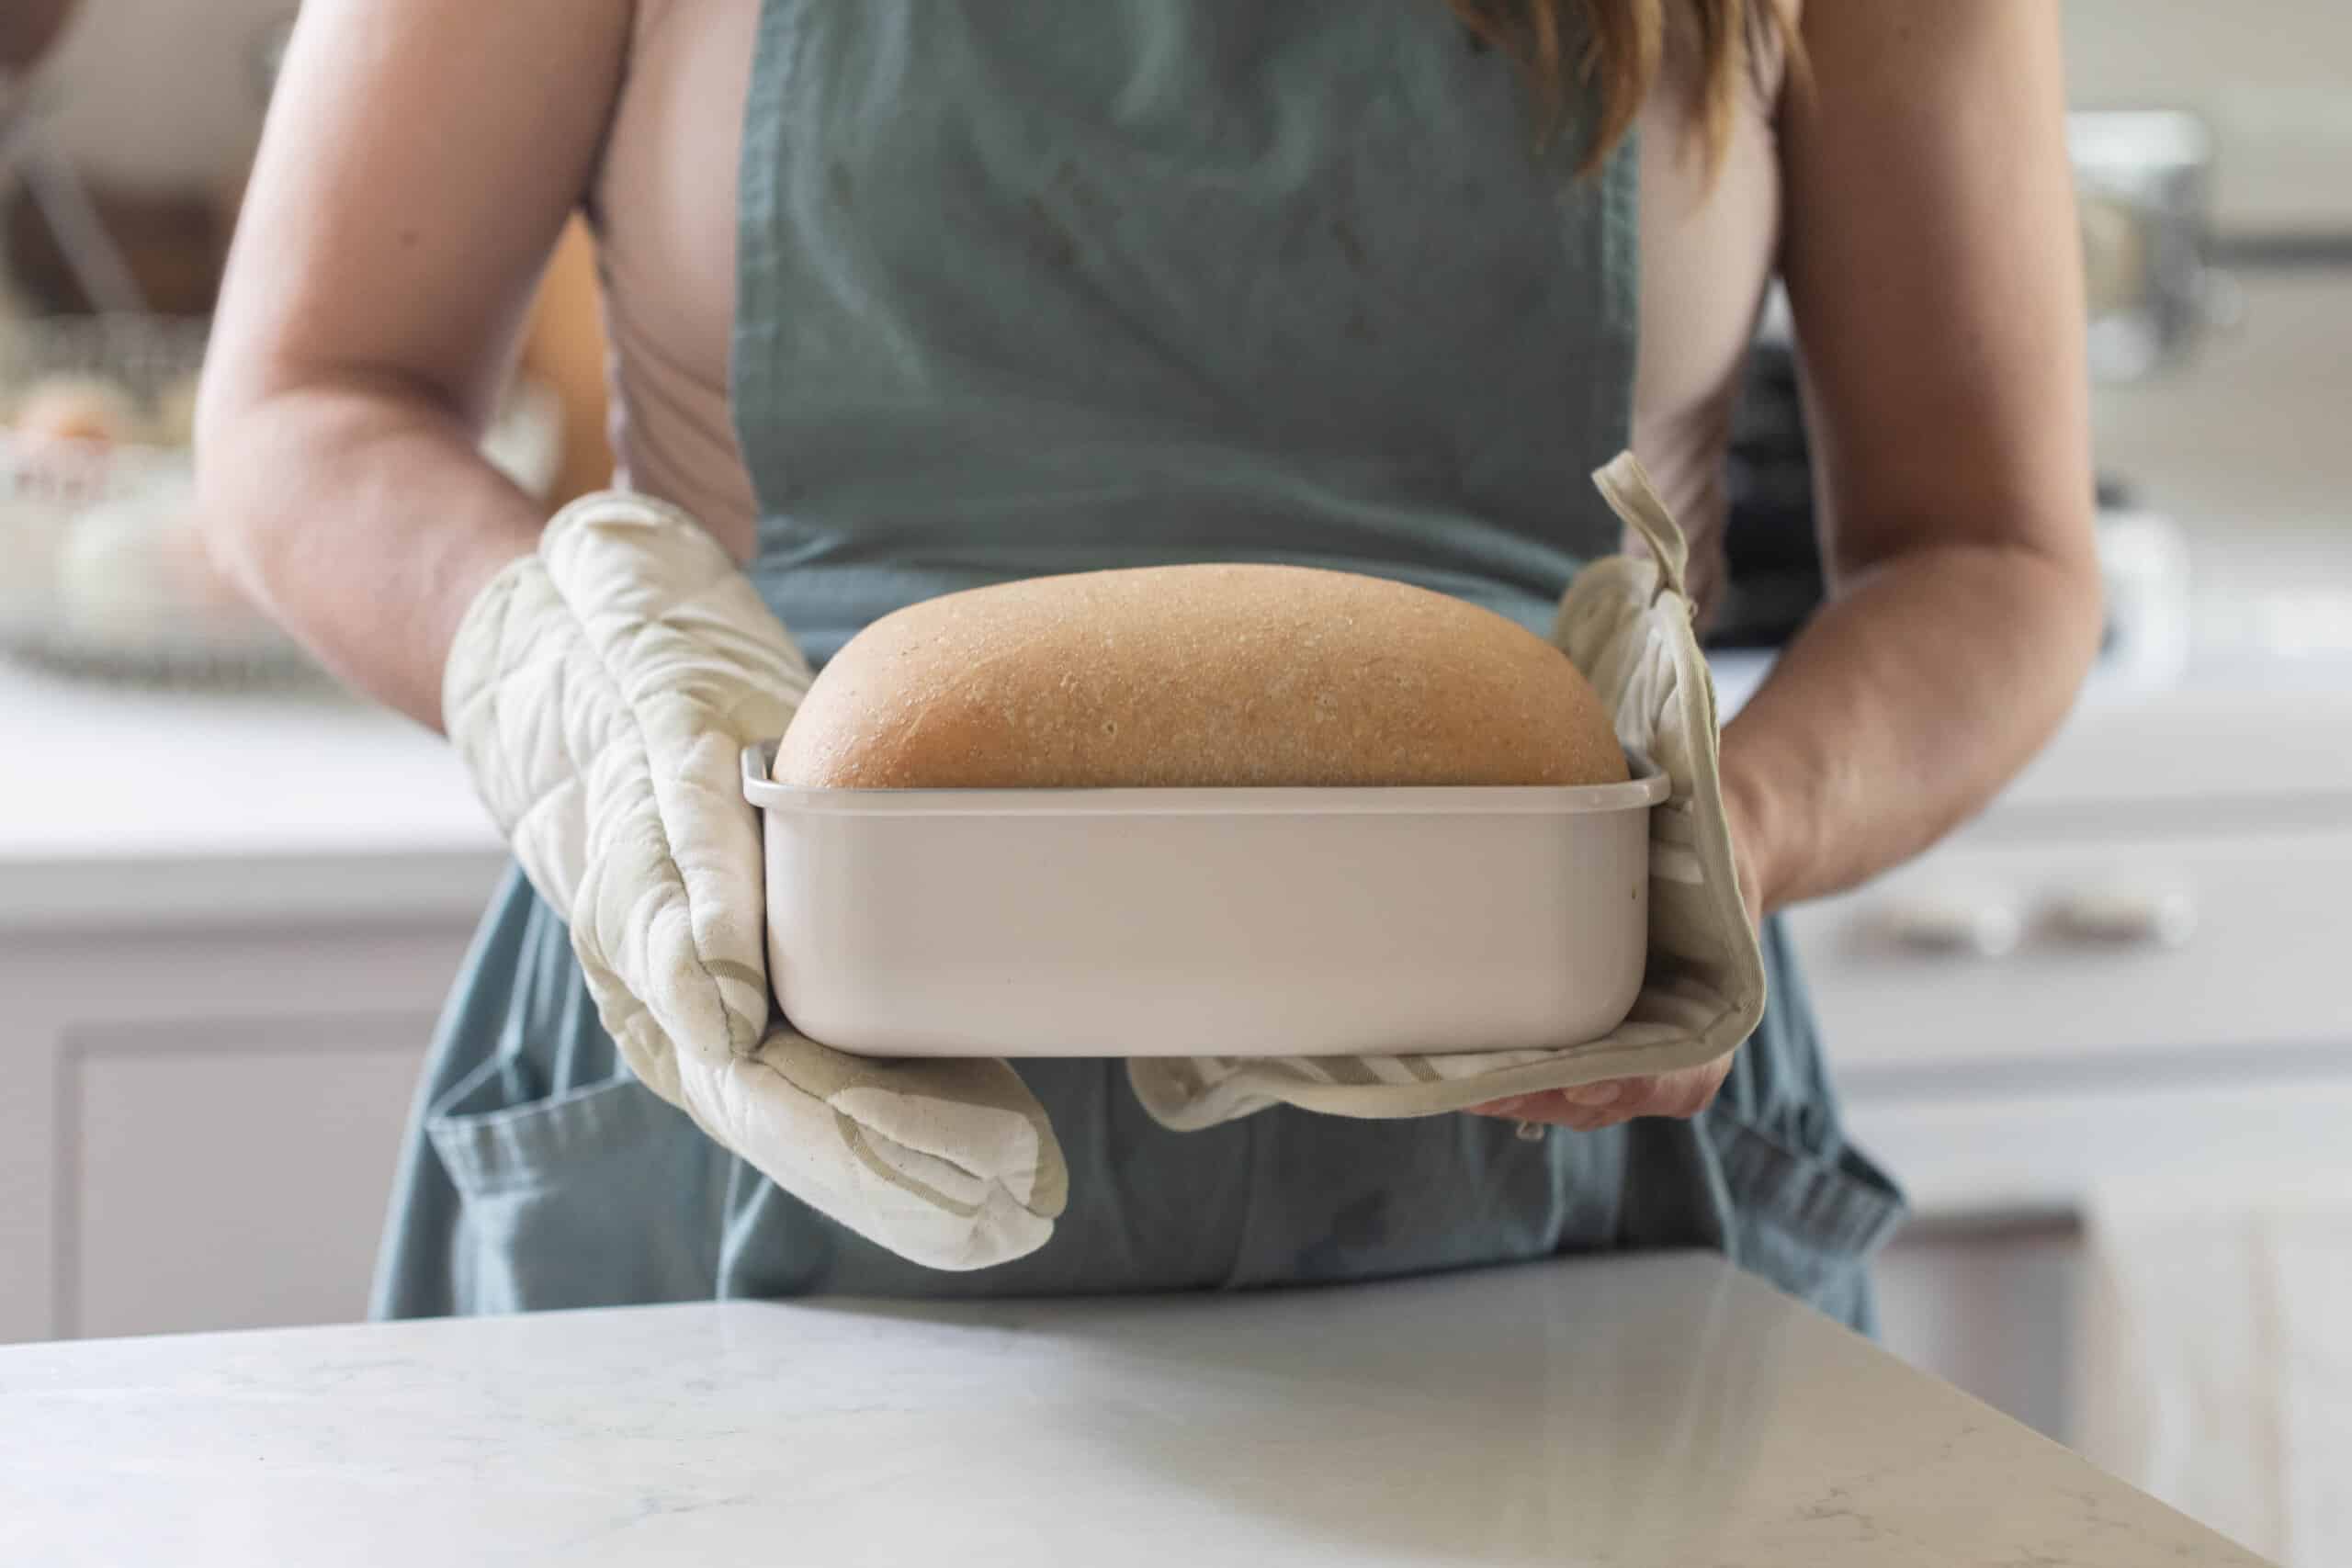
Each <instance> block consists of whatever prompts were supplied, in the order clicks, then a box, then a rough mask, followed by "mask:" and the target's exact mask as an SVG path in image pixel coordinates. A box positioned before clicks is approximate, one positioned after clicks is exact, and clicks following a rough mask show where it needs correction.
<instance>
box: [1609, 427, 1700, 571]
mask: <svg viewBox="0 0 2352 1568" xmlns="http://www.w3.org/2000/svg"><path fill="white" fill-rule="evenodd" d="M1592 482H1593V483H1594V485H1596V486H1597V487H1599V489H1600V494H1601V499H1603V500H1604V501H1606V502H1609V510H1610V511H1611V512H1614V513H1616V514H1617V517H1618V520H1619V521H1620V522H1622V523H1623V524H1624V525H1625V526H1626V527H1628V528H1631V529H1632V530H1633V531H1634V533H1636V534H1638V535H1640V536H1641V538H1642V543H1644V544H1645V545H1647V546H1648V547H1649V551H1650V556H1651V558H1653V559H1654V560H1656V561H1657V568H1658V591H1659V592H1673V593H1680V594H1682V595H1683V596H1684V597H1685V598H1688V597H1689V596H1690V595H1689V592H1688V591H1687V589H1686V587H1685V582H1686V580H1687V579H1688V577H1689V576H1690V572H1691V544H1690V541H1689V540H1687V539H1685V538H1684V537H1683V536H1682V525H1680V524H1679V523H1677V522H1675V520H1674V514H1673V513H1670V512H1668V510H1667V509H1666V502H1663V501H1660V500H1659V499H1658V498H1657V486H1655V485H1653V484H1652V483H1651V482H1650V476H1649V470H1648V469H1646V468H1643V467H1642V460H1641V459H1640V458H1639V457H1634V454H1633V453H1631V452H1630V451H1628V452H1620V453H1618V454H1617V456H1616V457H1611V459H1610V460H1609V463H1608V465H1607V466H1606V467H1604V468H1600V469H1599V470H1597V471H1596V472H1595V473H1594V474H1593V476H1592Z"/></svg>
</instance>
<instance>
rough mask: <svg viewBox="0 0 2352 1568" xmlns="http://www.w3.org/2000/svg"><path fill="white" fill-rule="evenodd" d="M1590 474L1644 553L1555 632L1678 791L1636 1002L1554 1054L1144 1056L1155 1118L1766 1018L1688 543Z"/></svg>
mask: <svg viewBox="0 0 2352 1568" xmlns="http://www.w3.org/2000/svg"><path fill="white" fill-rule="evenodd" d="M1593 481H1594V483H1595V484H1596V485H1598V486H1599V487H1600V492H1601V494H1602V496H1603V497H1605V498H1606V499H1607V501H1608V502H1609V504H1610V507H1611V510H1613V511H1614V512H1615V513H1617V515H1618V516H1619V517H1620V518H1621V519H1622V520H1623V522H1624V524H1625V525H1626V526H1627V527H1628V528H1629V529H1630V530H1631V531H1632V532H1633V534H1634V536H1637V537H1638V538H1639V539H1641V540H1642V542H1643V544H1644V545H1645V549H1646V554H1645V556H1634V555H1620V556H1612V557H1609V558H1605V559H1601V560H1597V561H1594V562H1592V563H1591V564H1590V565H1589V566H1587V567H1585V568H1584V570H1581V571H1579V572H1577V576H1576V580H1575V581H1574V582H1572V583H1571V584H1570V585H1569V588H1568V592H1567V594H1566V597H1565V598H1564V599H1563V600H1562V601H1561V604H1560V610H1559V616H1558V619H1557V622H1556V624H1555V628H1554V634H1553V640H1554V641H1555V643H1556V644H1557V645H1558V646H1559V648H1560V649H1562V651H1564V652H1566V654H1567V656H1568V658H1569V659H1570V660H1572V661H1573V662H1574V663H1575V664H1576V666H1577V669H1578V670H1580V671H1583V672H1584V674H1585V676H1586V677H1587V678H1588V679H1589V680H1590V681H1591V682H1592V684H1593V688H1594V689H1595V690H1596V691H1597V692H1599V694H1600V699H1601V704H1602V705H1603V706H1604V707H1605V708H1607V709H1608V710H1609V712H1610V713H1611V715H1612V716H1614V718H1615V721H1616V727H1617V739H1618V740H1619V741H1620V742H1621V743H1622V744H1623V746H1624V748H1625V750H1627V752H1629V753H1631V754H1633V755H1634V756H1637V757H1644V758H1647V759H1648V760H1649V761H1651V762H1652V763H1653V764H1655V765H1656V766H1657V768H1658V769H1659V770H1660V771H1661V772H1662V773H1665V774H1666V776H1667V778H1668V780H1669V781H1670V783H1671V784H1672V786H1673V793H1672V795H1670V796H1669V797H1668V799H1667V800H1666V801H1665V802H1664V803H1663V804H1661V805H1659V806H1657V807H1654V808H1652V810H1651V812H1650V886H1649V955H1648V962H1647V965H1646V968H1645V972H1644V976H1643V981H1642V989H1641V993H1640V995H1639V997H1638V998H1636V999H1635V1001H1634V1009H1633V1011H1632V1013H1631V1014H1630V1015H1629V1016H1628V1017H1627V1018H1626V1020H1625V1021H1624V1022H1623V1023H1622V1024H1620V1025H1619V1026H1618V1027H1617V1028H1616V1029H1615V1030H1613V1031H1611V1032H1610V1033H1608V1034H1607V1035H1604V1036H1603V1037H1601V1038H1600V1039H1598V1040H1594V1041H1591V1042H1589V1043H1585V1044H1581V1045H1570V1046H1564V1047H1562V1048H1560V1049H1557V1050H1535V1051H1526V1050H1522V1051H1497V1052H1474V1053H1466V1054H1460V1055H1454V1054H1445V1055H1397V1056H1347V1057H1326V1058H1317V1057H1311V1056H1266V1057H1248V1056H1195V1057H1183V1058H1169V1059H1157V1060H1143V1059H1138V1060H1136V1061H1133V1062H1131V1063H1129V1064H1128V1069H1127V1070H1128V1077H1129V1079H1130V1081H1131V1082H1132V1083H1133V1085H1134V1086H1135V1091H1136V1096H1137V1098H1138V1099H1140V1100H1142V1102H1143V1104H1144V1107H1145V1109H1146V1110H1148V1111H1149V1112H1150V1113H1151V1114H1152V1116H1153V1117H1154V1118H1155V1119H1157V1120H1158V1121H1159V1122H1162V1123H1163V1124H1165V1125H1167V1126H1169V1127H1172V1128H1176V1129H1179V1130H1191V1129H1196V1128H1202V1127H1208V1126H1213V1125H1215V1124H1216V1123H1217V1122H1227V1121H1231V1120H1233V1119H1234V1118H1236V1117H1240V1116H1247V1115H1249V1114H1250V1113H1251V1112H1253V1111H1261V1110H1264V1109H1266V1108H1267V1107H1269V1106H1272V1105H1277V1104H1286V1105H1295V1106H1298V1107H1300V1108H1302V1109H1304V1110H1308V1111H1326V1112H1329V1113H1331V1114H1334V1115H1340V1116H1358V1117H1373V1118H1388V1117H1407V1116H1428V1115H1434V1114H1437V1113H1440V1112H1443V1111H1463V1110H1467V1109H1468V1108H1470V1107H1471V1106H1474V1105H1483V1104H1486V1103H1487V1102H1489V1101H1492V1100H1504V1099H1508V1098H1510V1097H1513V1096H1517V1095H1524V1094H1534V1093H1540V1092H1543V1091H1545V1090H1551V1089H1572V1088H1575V1087H1576V1086H1577V1085H1580V1084H1587V1083H1594V1082H1598V1081H1600V1080H1602V1079H1607V1078H1618V1077H1634V1076H1639V1075H1646V1074H1652V1073H1668V1072H1676V1071H1679V1070H1681V1069H1683V1068H1688V1067H1696V1066H1702V1065H1703V1064H1705V1063H1708V1062H1712V1061H1714V1060H1715V1059H1717V1058H1718V1057H1721V1056H1723V1055H1725V1054H1727V1053H1729V1052H1731V1051H1733V1050H1735V1049H1736V1048H1737V1046H1738V1045H1739V1043H1741V1042H1742V1041H1744V1040H1746V1039H1747V1036H1748V1035H1749V1034H1750V1033H1751V1032H1754V1030H1755V1028H1756V1025H1757V1023H1758V1021H1760V1020H1761V1019H1762V1017H1763V1015H1764V1000H1765V982H1764V958H1763V953H1762V951H1761V949H1760V947H1759V946H1758V941H1757V934H1756V931H1755V928H1754V927H1752V926H1751V925H1749V924H1748V920H1747V908H1746V906H1745V904H1744V903H1743V902H1742V900H1741V898H1740V892H1739V882H1738V874H1737V872H1736V869H1735V863H1734V860H1733V856H1732V846H1731V830H1730V825H1729V821H1728V819H1727V818H1725V816H1724V803H1723V787H1722V780H1721V776H1720V773H1719V772H1718V739H1717V728H1716V718H1715V696H1714V686H1713V682H1712V680H1711V679H1710V678H1709V675H1708V672H1707V663H1706V660H1705V659H1704V658H1703V657H1702V655H1701V653H1700V651H1699V640H1698V637H1697V635H1696V633H1695V631H1694V629H1693V626H1692V622H1693V619H1694V615H1695V610H1694V607H1693V605H1692V604H1691V599H1690V597H1689V595H1688V592H1687V591H1686V587H1685V572H1686V570H1687V569H1688V565H1689V548H1688V546H1687V544H1686V542H1685V540H1684V538H1683V535H1682V531H1681V529H1680V528H1679V526H1678V525H1676V524H1675V521H1674V519H1673V517H1672V516H1671V515H1670V514H1668V512H1667V509H1666V507H1665V505H1664V504H1663V503H1662V502H1660V501H1659V500H1658V498H1657V491H1655V490H1654V489H1653V487H1652V486H1651V484H1650V480H1649V477H1648V475H1647V474H1645V472H1644V471H1643V469H1642V466H1641V464H1640V462H1639V461H1638V460H1636V459H1635V458H1634V456H1633V454H1631V453H1626V454H1623V456H1621V457H1618V458H1616V459H1615V460H1614V461H1613V462H1611V463H1610V464H1609V466H1608V467H1606V468H1602V469H1601V470H1600V472H1599V473H1597V474H1595V475H1594V476H1593Z"/></svg>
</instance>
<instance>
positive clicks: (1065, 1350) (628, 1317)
mask: <svg viewBox="0 0 2352 1568" xmlns="http://www.w3.org/2000/svg"><path fill="white" fill-rule="evenodd" d="M0 1559H6V1561H9V1562H28V1563H30V1562H39V1563H42V1564H45V1565H47V1568H62V1565H63V1564H69V1563H82V1562H88V1563H118V1562H177V1563H182V1564H187V1565H188V1568H200V1565H202V1564H207V1563H222V1564H231V1563H233V1564H237V1565H238V1568H243V1565H244V1564H247V1563H253V1562H335V1563H340V1564H346V1565H352V1568H359V1565H365V1564H376V1563H381V1564H387V1565H393V1564H397V1565H398V1568H410V1565H411V1564H413V1563H416V1562H436V1563H439V1562H486V1561H492V1560H495V1561H497V1562H510V1563H523V1562H560V1563H562V1564H563V1565H564V1568H591V1565H594V1564H607V1563H638V1562H649V1563H650V1562H665V1563H667V1562H697V1563H707V1564H715V1563H723V1562H778V1561H790V1562H822V1563H827V1564H852V1563H869V1562H870V1563H905V1562H955V1563H958V1564H972V1565H974V1568H978V1565H983V1564H989V1563H1000V1562H1001V1563H1019V1564H1023V1568H1030V1565H1035V1564H1042V1563H1050V1562H1087V1563H1094V1562H1122V1563H1139V1564H1140V1563H1152V1562H1171V1563H1172V1562H1184V1563H1193V1562H1286V1563H1294V1562H1295V1563H1318V1562H1330V1563H1340V1562H1345V1563H1369V1562H1387V1563H1407V1562H1453V1563H1463V1562H1498V1563H1514V1562H1528V1563H1533V1562H1544V1563H1560V1562H1610V1563H1614V1564H1639V1563H1675V1564H1691V1563H1713V1564H1726V1565H1728V1564H1759V1565H1760V1564H1770V1563H1790V1564H1801V1565H1803V1568H1836V1565H1837V1564H1839V1563H1847V1562H1852V1563H1868V1564H1871V1565H1872V1568H1891V1565H1898V1564H1903V1563H1937V1564H1946V1563H1956V1562H1968V1563H1996V1562H2049V1563H2057V1562H2064V1563H2067V1564H2070V1565H2074V1568H2098V1565H2099V1564H2109V1563H2112V1564H2117V1565H2119V1568H2120V1565H2124V1564H2129V1565H2131V1568H2144V1565H2145V1564H2147V1563H2151V1562H2174V1563H2214V1564H2222V1563H2227V1564H2252V1563H2255V1562H2256V1559H2254V1558H2252V1557H2250V1556H2248V1555H2246V1554H2245V1553H2244V1552H2242V1551H2238V1550H2236V1549H2235V1548H2233V1547H2232V1546H2230V1545H2229V1544H2227V1543H2226V1542H2224V1541H2223V1540H2221V1539H2220V1538H2219V1537H2216V1536H2213V1535H2211V1534H2210V1533H2207V1532H2205V1531H2203V1530H2201V1529H2199V1528H2198V1527H2196V1526H2194V1525H2192V1524H2190V1523H2189V1522H2188V1521H2187V1520H2186V1519H2184V1518H2182V1517H2179V1516H2177V1515H2176V1514H2174V1513H2172V1512H2170V1511H2168V1510H2167V1509H2165V1508H2164V1507H2163V1506H2160V1505H2158V1504H2156V1503H2155V1502H2154V1501H2152V1500H2151V1499H2149V1498H2147V1497H2145V1496H2143V1495H2140V1494H2138V1493H2136V1492H2133V1491H2131V1490H2130V1489H2129V1488H2127V1487H2125V1486H2123V1485H2121V1484H2120V1483H2117V1482H2114V1481H2112V1480H2110V1479H2109V1478H2107V1477H2106V1476H2104V1475H2102V1474H2101V1473H2100V1472H2098V1471H2096V1470H2094V1469H2093V1468H2092V1467H2091V1466H2090V1465H2089V1464H2088V1463H2087V1462H2086V1461H2083V1460H2081V1459H2079V1458H2077V1457H2075V1455H2073V1454H2070V1453H2068V1452H2067V1451H2065V1450H2063V1449H2060V1448H2058V1447H2056V1446H2054V1445H2052V1444H2051V1443H2050V1442H2048V1441H2046V1440H2044V1439H2043V1438H2039V1437H2036V1436H2034V1435H2033V1434H2032V1433H2030V1432H2029V1431H2027V1430H2026V1429H2025V1428H2024V1427H2019V1426H2017V1425H2015V1424H2014V1423H2012V1422H2010V1421H2009V1420H2007V1418H2006V1417H2003V1416H1997V1415H1996V1414H1995V1413H1993V1412H1992V1411H1990V1410H1988V1409H1986V1408H1985V1407H1983V1406H1981V1405H1979V1404H1974V1403H1973V1402H1972V1401H1971V1400H1969V1399H1968V1398H1967V1397H1965V1396H1964V1395H1962V1394H1961V1393H1958V1392H1956V1391H1954V1390H1952V1389H1951V1388H1949V1387H1946V1386H1945V1385H1943V1384H1941V1383H1939V1382H1934V1381H1933V1380H1931V1379H1929V1378H1927V1377H1925V1376H1923V1375H1921V1374H1920V1373H1918V1372H1916V1371H1911V1370H1909V1369H1907V1368H1905V1367H1904V1366H1903V1365H1902V1364H1901V1363H1899V1362H1897V1361H1895V1360H1894V1359H1893V1358H1891V1357H1889V1356H1887V1355H1885V1354H1884V1353H1883V1352H1881V1351H1879V1350H1878V1349H1876V1348H1872V1347H1871V1346H1870V1345H1868V1344H1866V1343H1865V1342H1864V1341H1862V1340H1860V1339H1859V1338H1857V1337H1854V1336H1852V1335H1850V1334H1849V1333H1847V1332H1846V1331H1845V1330H1843V1329H1842V1328H1839V1327H1838V1326H1836V1325H1832V1324H1830V1323H1829V1322H1827V1321H1826V1320H1825V1319H1823V1318H1821V1317H1819V1316H1817V1315H1815V1314H1813V1313H1811V1312H1809V1311H1807V1310H1806V1309H1804V1308H1802V1307H1800V1306H1798V1305H1796V1304H1794V1303H1792V1302H1790V1301H1789V1300H1787V1299H1786V1298H1784V1297H1782V1296H1781V1295H1779V1294H1777V1293H1776V1292H1773V1291H1771V1290H1770V1289H1769V1288H1767V1287H1766V1286H1764V1285H1762V1284H1759V1283H1758V1282H1756V1281H1755V1280H1752V1279H1750V1278H1748V1277H1747V1276H1744V1275H1741V1274H1738V1273H1736V1272H1735V1271H1734V1270H1732V1269H1729V1268H1728V1267H1726V1266H1725V1265H1724V1264H1723V1263H1721V1262H1720V1261H1718V1260H1715V1259H1713V1258H1702V1257H1697V1256H1672V1257H1661V1256H1650V1257H1639V1258H1630V1257H1629V1258H1611V1259H1594V1260H1585V1261H1574V1262H1564V1263H1553V1264H1542V1265H1534V1266H1530V1267H1526V1268H1521V1269H1499V1270H1492V1271H1487V1272H1483V1273H1478V1274H1472V1275H1463V1276H1455V1277H1452V1278H1448V1279H1442V1280H1420V1281H1413V1282H1409V1283H1404V1284H1394V1285H1384V1286H1374V1287H1366V1288H1359V1289H1352V1290H1345V1291H1325V1292H1289V1293H1281V1294H1266V1295H1253V1296H1223V1297H1195V1298H1192V1299H1189V1300H1182V1301H1135V1302H1126V1303H1106V1302H1090V1303H1050V1304H1014V1305H999V1304H987V1305H982V1304H974V1303H961V1304H945V1303H930V1304H909V1303H897V1304H885V1305H859V1304H839V1303H832V1304H818V1303H747V1302H737V1303H716V1304H695V1305H684V1306H665V1307H650V1308H633V1309H627V1310H619V1311H604V1312H582V1313H561V1314H541V1315H537V1316H526V1317H511V1318H498V1319H477V1320H471V1321H444V1322H428V1323H409V1324H399V1325H368V1326H351V1327H335V1328H320V1329H300V1330H280V1331H265V1332H255V1333H248V1334H238V1335H211V1336H200V1337H158V1338H148V1339H125V1340H112V1341H93V1342H85V1343H82V1344H68V1345H45V1346H34V1347H25V1348H7V1349H0Z"/></svg>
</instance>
